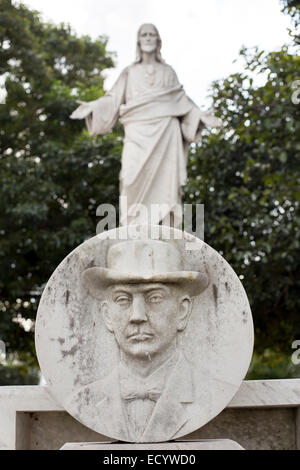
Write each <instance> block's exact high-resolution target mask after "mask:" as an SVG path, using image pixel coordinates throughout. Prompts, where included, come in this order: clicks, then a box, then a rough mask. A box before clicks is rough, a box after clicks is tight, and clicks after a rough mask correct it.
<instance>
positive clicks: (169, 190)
mask: <svg viewBox="0 0 300 470" xmlns="http://www.w3.org/2000/svg"><path fill="white" fill-rule="evenodd" d="M71 117H72V118H77V119H80V118H83V117H85V118H86V123H87V128H88V130H89V132H90V134H92V135H98V134H105V133H108V132H110V131H111V130H112V128H113V127H114V125H115V124H116V122H117V120H118V119H120V120H121V122H122V124H123V125H124V130H125V139H124V147H123V154H122V168H121V173H120V195H121V196H126V197H127V210H128V218H127V219H126V211H125V210H124V207H122V206H121V224H122V225H125V224H126V223H147V222H148V221H150V220H149V218H148V219H146V218H145V214H143V213H142V212H139V211H137V210H136V209H137V207H136V206H135V205H136V204H143V205H144V206H146V208H147V209H148V214H149V215H150V207H151V204H160V205H163V206H161V210H160V212H158V213H157V215H155V214H154V213H153V211H152V219H151V222H152V223H154V224H157V223H159V222H160V221H164V219H166V218H167V217H168V216H169V214H170V213H171V212H172V213H173V217H174V225H175V226H176V225H177V224H179V223H180V222H181V218H182V210H181V187H182V185H184V184H185V181H186V158H187V151H188V144H189V143H190V142H196V141H198V140H199V139H200V134H201V130H202V129H203V127H204V125H205V124H207V125H210V126H219V125H220V120H219V119H218V118H215V117H213V116H212V115H211V114H210V113H209V112H201V111H200V110H199V108H198V107H197V106H196V105H195V104H194V103H193V101H192V100H191V99H190V98H188V97H187V95H186V94H185V92H184V90H183V88H182V86H181V85H180V83H179V81H178V79H177V76H176V73H175V72H174V70H173V69H172V67H170V66H169V65H167V64H164V63H156V64H155V66H153V65H149V66H147V65H145V64H133V65H131V66H129V67H128V68H126V69H125V70H123V72H122V73H121V75H120V77H119V79H118V80H117V82H116V83H115V85H114V86H113V88H112V89H111V90H110V91H109V92H108V93H107V94H106V95H105V96H104V97H102V98H100V99H98V100H95V101H93V102H90V103H86V104H83V105H81V106H80V107H79V108H78V109H77V110H76V111H75V112H74V113H73V114H72V116H71Z"/></svg>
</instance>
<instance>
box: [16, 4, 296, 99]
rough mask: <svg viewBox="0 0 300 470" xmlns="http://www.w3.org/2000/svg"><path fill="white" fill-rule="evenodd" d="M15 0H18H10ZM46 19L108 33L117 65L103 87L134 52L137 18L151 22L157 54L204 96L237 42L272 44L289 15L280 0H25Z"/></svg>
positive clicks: (192, 91)
mask: <svg viewBox="0 0 300 470" xmlns="http://www.w3.org/2000/svg"><path fill="white" fill-rule="evenodd" d="M15 3H17V1H15ZM23 3H25V4H26V5H28V6H30V7H33V8H34V9H36V10H39V11H41V12H42V13H43V18H44V19H45V20H52V21H54V22H56V23H60V22H67V23H70V24H71V26H72V27H73V29H74V30H75V31H76V32H77V33H79V34H89V35H90V36H92V37H93V38H96V37H97V36H98V35H103V34H104V35H107V36H108V37H109V43H108V49H109V50H111V51H115V52H116V53H117V67H116V68H115V69H114V70H111V71H107V72H106V77H107V79H106V82H105V87H106V89H108V88H110V86H112V84H113V83H114V81H115V80H116V78H117V76H118V74H119V73H120V71H121V70H122V69H123V68H124V67H126V66H127V65H129V64H130V63H132V62H133V60H134V58H135V42H136V32H137V29H138V27H139V26H140V24H142V23H145V22H147V23H148V22H150V23H154V24H155V25H156V26H157V27H158V29H159V31H160V35H161V37H162V42H163V47H162V55H163V58H164V59H165V60H166V62H167V63H169V64H170V65H172V67H173V68H174V69H175V70H176V72H177V75H178V77H179V80H180V81H181V83H182V84H183V85H184V88H185V90H186V92H187V93H188V95H189V96H190V97H191V98H192V99H193V100H194V101H195V102H196V103H197V104H198V105H201V104H203V103H204V102H205V97H206V95H207V93H208V89H209V85H210V83H211V82H212V80H216V79H220V78H222V77H226V76H227V75H228V74H230V73H232V72H235V71H237V70H240V68H241V65H238V64H233V61H234V60H235V59H236V58H237V57H238V52H239V50H240V48H241V46H242V45H246V46H248V47H253V46H259V47H260V48H261V49H266V50H274V49H277V48H278V47H280V46H281V45H282V44H283V43H284V42H287V41H288V32H287V28H288V27H289V26H290V22H289V18H288V17H287V16H285V15H284V14H283V13H281V12H280V9H281V7H280V1H279V0H24V2H23Z"/></svg>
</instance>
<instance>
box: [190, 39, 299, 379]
mask: <svg viewBox="0 0 300 470" xmlns="http://www.w3.org/2000/svg"><path fill="white" fill-rule="evenodd" d="M241 55H242V57H243V58H244V59H245V70H244V73H239V74H234V75H231V76H230V77H228V78H227V79H226V80H222V81H220V82H216V83H215V84H214V86H213V99H214V107H215V110H216V112H217V114H218V115H219V116H221V117H222V119H223V120H224V127H223V129H222V130H220V131H216V132H213V133H211V134H208V133H206V134H205V135H204V137H203V140H202V143H201V145H200V146H198V147H196V148H195V149H194V150H193V151H192V152H191V155H190V158H189V170H188V174H189V181H188V184H187V187H186V191H185V202H189V203H191V202H198V203H205V237H206V241H207V242H208V243H209V244H211V245H212V246H213V247H214V248H216V249H217V250H219V251H220V252H221V253H222V254H223V255H224V256H225V258H226V259H227V261H228V262H229V263H230V264H231V265H232V267H233V268H234V269H235V271H236V272H237V273H238V275H240V276H241V279H243V284H244V286H245V289H246V292H247V294H248V296H249V299H250V303H251V307H252V311H253V315H254V322H255V331H256V346H255V347H256V352H257V353H259V354H263V353H264V351H265V350H272V351H273V352H274V354H279V353H281V354H285V355H287V356H290V355H291V354H292V350H291V344H292V341H293V340H294V339H297V338H299V337H300V322H299V311H300V297H299V289H300V279H299V268H300V256H299V255H300V236H299V230H298V227H299V222H300V214H299V201H300V190H299V188H300V172H299V169H300V168H299V166H300V165H299V163H300V145H299V135H300V120H299V118H300V116H299V105H295V104H293V103H292V100H291V96H292V93H293V89H292V87H291V85H292V83H293V82H294V81H295V80H296V79H297V78H299V57H298V56H297V55H296V54H295V53H293V52H292V48H291V50H289V48H288V47H286V46H284V47H282V49H281V50H280V51H277V52H272V53H269V54H265V53H264V52H259V51H258V50H255V51H254V52H253V51H252V52H251V51H247V50H246V49H243V50H242V51H241ZM265 362H266V361H265ZM271 367H272V366H271ZM273 373H275V371H273Z"/></svg>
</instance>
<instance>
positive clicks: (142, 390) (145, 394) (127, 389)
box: [121, 380, 162, 401]
mask: <svg viewBox="0 0 300 470" xmlns="http://www.w3.org/2000/svg"><path fill="white" fill-rule="evenodd" d="M161 393H162V392H161V390H160V389H159V388H158V387H156V386H147V385H142V384H134V383H132V382H129V381H127V380H121V396H122V398H123V400H135V399H136V398H141V399H145V398H148V399H149V400H152V401H157V400H158V399H159V397H160V396H161Z"/></svg>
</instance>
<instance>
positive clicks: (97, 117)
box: [70, 69, 127, 135]
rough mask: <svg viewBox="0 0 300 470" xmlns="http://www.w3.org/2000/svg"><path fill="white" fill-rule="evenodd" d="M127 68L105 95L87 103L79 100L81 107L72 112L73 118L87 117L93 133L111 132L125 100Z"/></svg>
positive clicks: (88, 125) (88, 127)
mask: <svg viewBox="0 0 300 470" xmlns="http://www.w3.org/2000/svg"><path fill="white" fill-rule="evenodd" d="M126 82H127V70H126V69H125V70H124V71H123V72H122V73H121V75H120V76H119V78H118V80H117V82H116V83H115V84H114V86H113V87H112V89H111V90H110V91H109V92H108V93H106V95H105V96H103V97H101V98H99V99H98V100H95V101H90V102H88V103H86V102H85V101H80V100H78V101H77V103H79V105H80V106H79V107H78V108H77V109H75V111H74V112H73V113H72V114H71V116H70V118H71V119H85V120H86V125H87V129H88V131H89V133H90V134H91V135H98V134H107V133H108V132H111V130H112V128H113V127H114V125H115V124H116V122H117V120H118V117H119V109H120V106H121V104H123V103H124V101H125V91H126Z"/></svg>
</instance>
